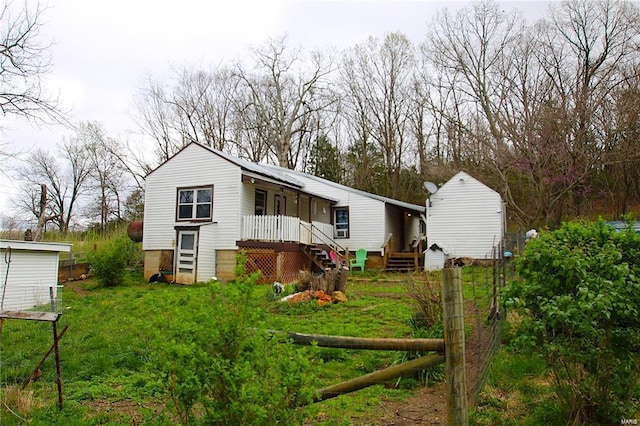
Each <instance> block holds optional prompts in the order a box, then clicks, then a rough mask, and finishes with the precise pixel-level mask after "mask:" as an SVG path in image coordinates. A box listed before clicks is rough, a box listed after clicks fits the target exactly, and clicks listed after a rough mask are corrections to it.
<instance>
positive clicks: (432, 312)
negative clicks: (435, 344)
mask: <svg viewBox="0 0 640 426" xmlns="http://www.w3.org/2000/svg"><path fill="white" fill-rule="evenodd" d="M408 287H409V297H410V298H411V299H412V301H413V305H414V306H415V310H416V312H415V314H414V315H413V317H412V325H413V326H414V327H415V328H425V329H426V328H430V327H433V326H434V325H436V324H438V323H439V322H441V321H442V295H441V280H440V277H439V275H438V274H436V273H433V272H430V273H427V275H426V279H425V281H420V280H409V282H408Z"/></svg>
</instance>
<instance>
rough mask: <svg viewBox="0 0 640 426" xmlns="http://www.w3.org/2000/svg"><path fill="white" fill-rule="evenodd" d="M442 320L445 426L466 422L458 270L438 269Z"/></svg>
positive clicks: (449, 268) (459, 278) (459, 275)
mask: <svg viewBox="0 0 640 426" xmlns="http://www.w3.org/2000/svg"><path fill="white" fill-rule="evenodd" d="M442 300H443V322H444V340H445V357H446V367H445V374H446V382H447V418H448V424H449V425H456V426H458V425H465V426H466V425H468V424H469V414H468V412H467V377H466V372H465V354H464V309H463V306H464V305H463V295H462V270H461V269H460V268H451V267H445V268H444V269H443V271H442Z"/></svg>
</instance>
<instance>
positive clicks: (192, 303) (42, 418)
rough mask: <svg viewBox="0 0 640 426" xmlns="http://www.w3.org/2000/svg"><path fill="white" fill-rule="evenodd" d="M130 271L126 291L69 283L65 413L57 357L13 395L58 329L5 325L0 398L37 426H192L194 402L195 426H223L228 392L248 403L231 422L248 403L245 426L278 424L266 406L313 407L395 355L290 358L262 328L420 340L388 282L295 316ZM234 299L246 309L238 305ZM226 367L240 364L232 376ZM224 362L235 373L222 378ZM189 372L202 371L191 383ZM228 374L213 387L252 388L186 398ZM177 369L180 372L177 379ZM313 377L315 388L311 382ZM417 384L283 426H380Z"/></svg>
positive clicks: (268, 301) (245, 296)
mask: <svg viewBox="0 0 640 426" xmlns="http://www.w3.org/2000/svg"><path fill="white" fill-rule="evenodd" d="M125 270H126V274H125V284H124V285H120V286H116V287H103V286H96V281H95V280H94V279H90V280H87V281H74V282H70V283H66V284H65V287H64V289H63V303H64V307H65V311H64V314H63V315H62V317H61V319H60V321H59V330H60V329H62V328H63V327H64V326H66V325H69V329H68V331H67V332H66V334H65V335H64V337H63V338H62V340H61V341H60V349H61V358H62V376H63V392H64V409H63V410H62V411H60V412H59V411H58V409H57V407H56V388H55V366H54V364H53V360H52V358H51V357H50V358H49V359H48V360H47V362H46V363H45V365H44V366H43V367H42V377H41V378H40V379H39V380H37V381H35V382H33V383H30V384H29V385H28V386H27V387H26V389H25V390H24V391H20V390H19V389H18V393H16V392H14V391H10V390H11V389H15V384H18V385H19V384H21V383H22V380H23V379H24V378H26V377H28V375H29V373H30V372H31V371H32V369H33V368H34V367H35V365H36V364H37V363H38V361H39V359H40V357H41V356H42V355H43V354H44V352H46V350H47V349H48V347H49V346H50V345H51V326H50V324H47V323H34V322H30V321H29V322H25V321H15V320H13V321H12V320H8V321H6V322H5V323H4V326H3V329H2V345H1V350H2V353H1V357H0V358H1V360H2V369H1V370H0V380H1V381H2V384H1V386H2V387H1V388H0V396H1V397H2V398H3V400H4V398H5V395H7V396H10V397H11V398H10V399H11V401H23V402H21V403H20V404H19V405H14V404H15V403H12V404H10V405H9V406H10V407H11V408H12V409H13V410H14V411H15V412H16V414H17V415H18V416H20V417H22V418H24V419H26V420H27V421H29V422H30V424H32V425H47V426H49V425H65V426H67V425H86V424H148V425H171V424H176V423H180V422H181V419H184V418H186V417H184V415H185V413H186V412H187V411H186V410H185V408H186V407H187V404H191V405H190V407H191V408H190V411H189V415H190V416H191V422H192V423H190V424H197V423H198V422H211V423H215V422H216V421H219V420H216V419H219V417H217V416H219V412H218V411H216V410H217V407H216V406H215V402H214V401H212V400H211V399H212V398H214V395H218V394H217V393H215V392H221V391H224V392H227V394H226V396H225V397H226V398H229V400H230V399H233V398H235V397H238V398H240V399H238V400H237V401H239V402H237V403H232V406H230V407H228V408H227V409H228V410H230V412H231V413H233V410H240V407H241V405H242V404H245V403H247V402H248V403H249V404H254V406H253V407H250V408H251V409H252V410H254V411H255V412H254V416H255V418H256V419H257V420H256V421H255V422H254V421H253V419H251V421H250V422H248V424H256V423H258V422H259V421H260V420H261V419H262V421H264V422H266V421H267V420H265V419H266V418H267V417H266V416H268V415H271V414H270V413H262V412H260V410H261V409H262V408H260V407H270V404H272V403H275V401H277V400H278V399H279V398H284V396H283V395H285V394H286V392H287V391H286V389H296V388H297V387H300V389H301V392H300V393H298V394H296V395H295V396H294V395H289V399H286V398H285V399H284V400H281V402H282V403H283V404H285V405H287V406H288V407H293V405H295V404H297V403H299V402H303V401H304V400H305V399H306V398H307V397H308V395H309V394H308V393H307V392H308V389H309V385H311V384H313V385H314V386H312V388H313V389H317V388H321V387H324V386H328V385H331V384H335V383H337V382H339V381H342V380H348V379H351V378H354V377H357V376H359V375H362V374H364V373H369V372H372V371H375V370H377V369H380V368H384V367H387V366H389V365H390V364H391V363H393V362H394V360H395V359H396V358H397V354H396V353H394V352H384V353H381V352H376V351H350V350H343V349H331V348H310V347H301V346H295V347H293V348H292V347H290V346H289V345H288V344H287V343H286V342H282V341H280V342H276V341H277V340H278V339H277V338H276V337H271V335H270V334H265V333H264V330H265V329H270V330H281V331H295V332H300V333H319V334H337V335H345V336H360V337H409V336H411V335H412V329H411V327H410V326H409V322H408V321H407V320H408V319H409V318H410V316H411V313H412V308H411V306H410V303H409V300H408V299H407V298H406V297H405V296H406V291H407V289H406V286H405V284H404V282H401V281H399V280H393V279H390V277H388V276H385V275H384V274H380V273H378V274H376V275H373V274H368V275H366V276H364V278H363V279H362V280H355V279H354V280H351V281H349V285H348V289H349V290H348V296H349V301H348V302H347V303H344V304H340V305H332V306H324V307H318V306H317V304H314V303H310V304H303V305H301V306H298V307H293V306H289V305H288V304H286V303H279V302H277V301H275V300H273V298H272V297H268V295H270V294H271V293H272V292H273V290H272V289H271V287H270V286H260V285H258V286H249V287H250V290H251V291H250V292H243V291H241V289H243V288H244V286H243V285H242V284H240V285H238V284H237V283H231V282H229V283H226V284H223V283H206V284H196V285H192V286H176V285H169V284H148V283H146V282H145V281H144V280H143V279H142V276H141V275H140V273H139V272H138V271H134V272H131V271H129V269H128V268H126V269H125ZM234 301H237V302H240V301H241V302H242V303H239V304H238V305H237V306H236V305H235V302H234ZM231 306H236V307H235V308H232V307H231ZM242 315H246V317H245V318H246V319H245V320H243V321H245V323H248V324H249V327H248V328H249V330H248V331H246V330H245V331H244V334H242V333H241V332H242V330H240V329H238V328H234V324H233V321H234V320H235V319H237V318H236V317H238V316H242ZM219 328H222V329H219ZM236 333H240V334H236ZM224 336H227V337H224ZM233 336H236V337H239V339H240V343H239V346H236V348H237V349H238V350H239V352H238V354H239V355H238V357H237V358H234V357H231V356H227V355H225V356H226V358H224V357H221V358H219V361H216V362H219V363H218V364H217V365H213V366H211V365H207V364H206V363H207V360H211V359H215V357H214V356H213V355H215V351H216V350H220V351H222V350H225V351H226V349H225V348H223V347H221V345H222V343H221V342H219V341H218V339H222V338H225V339H229V338H233ZM174 341H175V343H176V344H175V348H173V346H174V345H173V342H174ZM171 351H174V352H173V353H172V352H171ZM276 351H277V352H276ZM227 353H228V352H227ZM229 358H231V359H234V360H235V361H234V367H233V368H232V367H231V362H230V361H228V359H229ZM225 362H226V363H227V367H228V369H225V368H223V363H225ZM183 365H184V366H186V367H189V368H191V367H194V368H195V369H194V370H192V373H189V374H184V370H183V369H182V366H183ZM197 367H205V370H204V371H200V370H198V369H197ZM294 368H295V371H294V370H292V369H294ZM265 369H266V370H265ZM281 369H282V370H281ZM223 370H224V371H225V373H224V374H226V375H227V376H226V377H222V378H220V376H216V377H215V380H216V381H218V382H220V383H225V381H227V380H228V381H231V380H232V379H233V380H234V381H235V382H234V383H236V382H237V383H243V384H244V385H242V386H239V387H237V388H234V387H228V388H226V389H213V388H210V389H207V388H204V387H203V388H202V389H205V390H206V393H205V394H204V395H196V396H193V395H192V396H190V395H189V392H191V391H193V390H194V389H196V388H197V385H196V383H197V382H196V380H203V381H209V380H213V375H214V374H217V373H220V372H222V371H223ZM172 371H175V375H174V376H173V378H171V376H172V374H173V373H172ZM263 371H265V372H264V373H263ZM181 374H184V375H182V376H181ZM299 374H304V375H305V376H304V377H302V376H299ZM314 377H315V379H316V382H315V383H310V379H311V378H314ZM170 378H171V380H170ZM300 380H302V381H303V382H300ZM226 383H230V382H226ZM278 383H279V384H278ZM414 386H415V384H413V385H412V384H411V382H410V381H406V382H404V383H403V386H401V388H400V389H391V388H386V387H384V386H374V387H372V388H369V389H364V390H361V391H358V392H355V393H353V394H350V395H344V396H342V397H340V398H335V399H333V400H329V401H325V402H323V403H321V404H312V405H310V406H307V407H302V408H299V409H296V410H290V411H289V409H287V410H286V411H285V412H284V413H283V412H279V413H278V414H277V415H278V416H279V418H280V419H282V420H281V421H280V424H296V421H297V420H298V419H299V418H300V417H304V418H305V423H311V424H325V425H348V424H353V422H354V421H356V420H353V419H358V418H360V419H371V418H376V417H378V416H379V415H380V410H381V406H382V404H383V402H384V401H385V400H388V399H401V398H406V397H407V396H410V395H411V394H412V390H411V389H412V388H413V387H414ZM172 387H173V389H172ZM179 392H184V394H180V393H179ZM190 398H192V399H190ZM260 398H266V399H263V400H260V403H259V405H260V407H259V406H258V404H257V403H256V402H255V401H256V400H259V399H260ZM295 399H297V401H295ZM180 400H182V401H184V402H186V403H185V405H184V406H183V408H181V410H182V411H179V410H177V409H176V405H175V403H174V402H175V401H177V402H179V403H180ZM24 401H28V402H29V403H28V404H26V403H24ZM265 409H266V408H265ZM207 410H208V411H209V412H207ZM278 410H279V408H276V409H275V411H276V412H278ZM236 414H237V415H238V416H240V415H241V414H238V413H236ZM225 415H229V416H230V415H231V414H225ZM274 415H276V414H274ZM0 419H1V420H0V424H2V425H18V424H22V423H23V420H21V419H20V418H19V417H17V416H15V415H14V414H12V413H10V412H8V411H7V410H6V409H5V408H1V409H0ZM205 419H206V420H205ZM236 419H237V417H236ZM287 419H291V420H290V421H289V420H287ZM245 420H246V417H245ZM220 421H221V420H220ZM229 421H230V422H231V420H229ZM363 421H364V420H363ZM227 424H232V423H227ZM236 424H237V423H236ZM258 424H260V423H258Z"/></svg>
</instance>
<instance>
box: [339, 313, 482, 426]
mask: <svg viewBox="0 0 640 426" xmlns="http://www.w3.org/2000/svg"><path fill="white" fill-rule="evenodd" d="M465 317H466V319H465V321H466V323H467V324H472V332H471V333H470V335H469V336H468V338H467V339H466V340H465V349H466V355H465V360H466V367H467V369H466V375H467V392H468V395H469V398H468V401H469V403H468V405H469V407H471V406H472V405H473V394H474V389H475V388H476V386H477V382H478V372H479V370H478V364H479V363H480V360H481V356H482V354H481V353H480V352H482V351H483V349H484V348H485V346H486V343H487V342H488V340H489V338H490V333H491V331H490V329H489V328H488V327H486V326H485V325H484V323H483V322H482V321H478V318H479V312H478V311H477V310H476V309H475V308H474V306H473V304H472V303H470V302H469V303H466V306H465ZM478 325H479V327H478ZM381 411H382V414H381V416H380V417H379V418H377V419H370V418H368V419H364V418H353V419H351V420H352V424H353V425H365V424H366V425H372V424H373V425H376V426H391V425H393V426H416V425H420V426H423V425H433V426H435V425H446V424H447V391H446V384H445V383H444V381H443V382H440V383H438V384H436V385H434V386H430V387H427V388H425V387H421V388H419V389H417V390H416V392H415V395H414V396H412V397H410V398H407V399H405V400H403V401H388V402H386V403H384V404H383V405H382V407H381Z"/></svg>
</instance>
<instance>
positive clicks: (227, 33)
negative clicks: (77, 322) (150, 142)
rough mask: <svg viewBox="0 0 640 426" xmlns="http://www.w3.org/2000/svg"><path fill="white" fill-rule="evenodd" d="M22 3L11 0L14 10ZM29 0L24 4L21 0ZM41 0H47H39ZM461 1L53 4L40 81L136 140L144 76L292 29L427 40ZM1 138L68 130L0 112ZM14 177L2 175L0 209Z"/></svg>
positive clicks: (532, 4)
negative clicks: (430, 29)
mask: <svg viewBox="0 0 640 426" xmlns="http://www.w3.org/2000/svg"><path fill="white" fill-rule="evenodd" d="M21 3H22V2H21V1H15V2H14V6H19V5H20V4H21ZM34 3H35V1H32V0H27V4H34ZM501 3H502V4H504V5H505V8H512V7H515V8H518V9H520V10H522V11H523V12H524V14H525V16H526V14H527V13H529V14H541V13H542V12H543V10H544V9H545V8H546V4H545V3H544V2H542V1H512V2H501ZM41 4H43V1H41ZM467 4H469V3H467V2H463V1H460V0H459V1H448V2H443V1H426V0H423V1H389V0H387V1H353V0H349V1H347V0H341V1H307V0H296V1H294V0H288V1H278V0H218V1H214V0H209V1H207V0H181V1H176V0H174V1H166V0H95V1H94V0H92V1H89V0H49V4H48V6H47V7H46V10H45V11H44V13H43V23H44V27H43V33H42V36H43V39H44V40H49V41H51V42H52V43H53V44H52V45H51V48H50V50H49V53H50V54H51V56H52V59H53V69H52V71H51V73H50V74H49V76H48V78H47V79H46V81H45V85H46V87H47V89H48V90H49V91H50V92H51V93H55V94H59V97H60V100H61V101H62V103H63V104H64V105H65V106H66V107H67V108H69V109H71V118H72V121H74V122H78V121H97V122H100V123H101V124H102V125H103V127H104V128H105V130H106V131H107V133H108V134H109V136H112V137H117V138H121V139H135V138H136V137H139V136H138V135H136V131H137V129H136V125H135V123H134V122H133V120H132V118H131V117H132V115H134V114H135V108H134V99H135V97H136V94H137V93H138V90H139V87H141V86H142V85H143V81H144V79H145V77H146V76H149V75H150V76H152V77H154V79H161V78H163V77H165V76H167V75H169V74H170V71H171V69H172V67H173V68H182V67H184V66H185V65H193V66H196V67H205V68H208V67H210V66H213V65H215V64H219V63H221V62H225V63H230V62H232V61H234V60H235V59H236V58H238V57H242V56H243V55H246V53H247V52H248V49H249V47H250V46H255V45H259V44H262V43H264V42H265V41H266V40H267V39H268V38H269V37H279V36H281V35H283V34H287V35H288V39H289V42H290V43H291V45H300V46H301V47H303V48H305V49H313V48H325V47H329V46H333V47H335V48H337V49H342V48H346V47H350V46H353V45H355V44H356V43H360V42H363V41H365V40H366V38H367V37H368V36H374V37H379V38H381V37H383V36H384V35H385V34H386V33H388V32H393V31H401V32H403V33H404V34H406V35H407V36H408V37H409V38H410V39H411V40H412V41H414V42H416V43H417V42H421V41H423V40H424V38H425V34H426V30H427V24H428V23H429V22H430V21H431V19H432V14H433V12H434V11H436V10H439V9H443V8H445V7H447V8H449V9H450V10H453V9H456V8H459V7H463V6H465V5H467ZM0 119H1V120H2V121H3V122H2V125H1V126H0V127H2V128H3V129H4V132H3V134H1V135H0V137H1V138H2V139H3V140H4V141H6V142H9V143H11V144H12V145H13V146H15V147H20V149H21V150H22V151H25V152H28V151H29V150H33V149H34V148H35V147H45V148H47V149H54V146H55V144H56V143H57V142H58V141H59V140H60V139H61V138H62V136H64V135H69V134H70V132H69V131H68V130H65V129H63V128H62V127H61V126H46V127H44V128H34V127H32V126H30V125H28V124H26V123H23V122H22V121H16V120H14V119H12V118H11V117H2V118H0ZM15 186H17V183H16V182H8V181H7V179H6V178H5V177H4V176H1V175H0V215H3V214H6V212H7V210H8V209H11V204H10V203H9V201H8V199H9V197H10V194H11V193H12V188H13V187H15Z"/></svg>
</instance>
